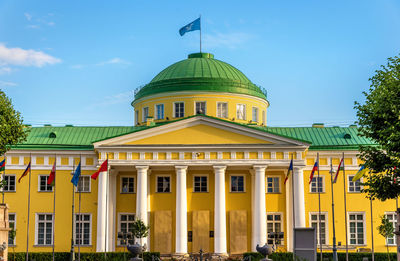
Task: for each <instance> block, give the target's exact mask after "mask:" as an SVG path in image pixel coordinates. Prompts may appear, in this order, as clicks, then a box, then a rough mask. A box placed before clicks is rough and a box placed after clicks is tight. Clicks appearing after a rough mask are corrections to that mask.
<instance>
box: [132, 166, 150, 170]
mask: <svg viewBox="0 0 400 261" xmlns="http://www.w3.org/2000/svg"><path fill="white" fill-rule="evenodd" d="M135 167H136V169H137V170H148V169H149V166H135Z"/></svg>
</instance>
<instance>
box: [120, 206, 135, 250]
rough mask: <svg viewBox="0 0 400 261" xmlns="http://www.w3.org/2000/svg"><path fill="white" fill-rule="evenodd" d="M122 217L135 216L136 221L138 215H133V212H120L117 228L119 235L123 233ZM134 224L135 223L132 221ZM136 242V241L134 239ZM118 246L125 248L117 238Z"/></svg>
mask: <svg viewBox="0 0 400 261" xmlns="http://www.w3.org/2000/svg"><path fill="white" fill-rule="evenodd" d="M122 215H133V216H134V219H136V213H131V212H118V226H117V233H118V232H122V231H121V216H122ZM132 222H133V221H132ZM133 240H134V239H133ZM117 246H125V245H123V244H121V240H120V239H119V238H117Z"/></svg>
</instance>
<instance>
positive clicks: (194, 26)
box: [179, 17, 200, 36]
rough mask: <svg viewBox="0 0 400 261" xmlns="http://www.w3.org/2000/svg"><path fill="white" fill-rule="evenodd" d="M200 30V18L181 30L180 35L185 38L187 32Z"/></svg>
mask: <svg viewBox="0 0 400 261" xmlns="http://www.w3.org/2000/svg"><path fill="white" fill-rule="evenodd" d="M196 30H200V17H199V18H197V19H196V20H194V21H193V22H191V23H190V24H187V25H185V26H184V27H182V28H181V29H179V34H180V35H181V36H183V35H184V34H185V33H187V32H191V31H196Z"/></svg>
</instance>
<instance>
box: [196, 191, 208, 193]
mask: <svg viewBox="0 0 400 261" xmlns="http://www.w3.org/2000/svg"><path fill="white" fill-rule="evenodd" d="M193 193H208V191H193Z"/></svg>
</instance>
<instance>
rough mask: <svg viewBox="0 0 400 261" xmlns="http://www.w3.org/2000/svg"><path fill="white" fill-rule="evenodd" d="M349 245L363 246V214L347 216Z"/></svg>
mask: <svg viewBox="0 0 400 261" xmlns="http://www.w3.org/2000/svg"><path fill="white" fill-rule="evenodd" d="M349 235H350V245H364V244H365V241H364V236H365V225H364V214H363V213H355V214H349Z"/></svg>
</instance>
